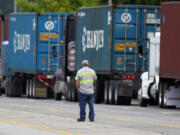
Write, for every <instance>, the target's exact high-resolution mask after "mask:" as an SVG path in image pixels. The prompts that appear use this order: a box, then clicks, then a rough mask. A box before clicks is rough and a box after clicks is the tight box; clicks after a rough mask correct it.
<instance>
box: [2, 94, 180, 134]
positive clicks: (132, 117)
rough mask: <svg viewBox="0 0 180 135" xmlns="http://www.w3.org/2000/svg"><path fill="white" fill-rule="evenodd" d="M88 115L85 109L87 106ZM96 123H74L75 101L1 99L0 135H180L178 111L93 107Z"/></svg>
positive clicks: (75, 115)
mask: <svg viewBox="0 0 180 135" xmlns="http://www.w3.org/2000/svg"><path fill="white" fill-rule="evenodd" d="M87 112H88V107H87ZM95 113H96V118H95V122H89V120H88V119H86V121H85V122H77V118H78V117H79V106H78V103H77V102H67V101H65V100H62V101H55V100H53V99H45V100H44V99H26V98H7V97H4V96H0V135H179V134H180V108H177V109H160V108H158V107H156V106H151V107H145V108H144V107H139V106H138V103H137V101H133V104H132V105H131V106H115V105H105V104H95Z"/></svg>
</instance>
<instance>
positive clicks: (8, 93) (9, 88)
mask: <svg viewBox="0 0 180 135" xmlns="http://www.w3.org/2000/svg"><path fill="white" fill-rule="evenodd" d="M5 87H6V88H5V89H6V96H7V97H11V96H12V90H13V81H12V78H11V77H7V78H6V85H5Z"/></svg>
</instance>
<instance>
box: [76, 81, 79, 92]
mask: <svg viewBox="0 0 180 135" xmlns="http://www.w3.org/2000/svg"><path fill="white" fill-rule="evenodd" d="M76 90H77V93H78V92H79V80H76Z"/></svg>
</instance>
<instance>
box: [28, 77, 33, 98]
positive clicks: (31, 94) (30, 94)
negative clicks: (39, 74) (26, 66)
mask: <svg viewBox="0 0 180 135" xmlns="http://www.w3.org/2000/svg"><path fill="white" fill-rule="evenodd" d="M29 97H30V98H33V80H32V79H31V80H29Z"/></svg>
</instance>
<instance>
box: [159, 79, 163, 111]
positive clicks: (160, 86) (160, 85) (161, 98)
mask: <svg viewBox="0 0 180 135" xmlns="http://www.w3.org/2000/svg"><path fill="white" fill-rule="evenodd" d="M163 89H164V87H163V83H162V82H160V84H159V107H160V108H164V90H163Z"/></svg>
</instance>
